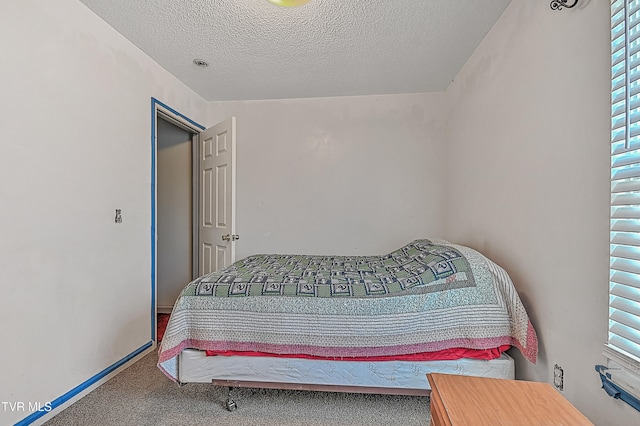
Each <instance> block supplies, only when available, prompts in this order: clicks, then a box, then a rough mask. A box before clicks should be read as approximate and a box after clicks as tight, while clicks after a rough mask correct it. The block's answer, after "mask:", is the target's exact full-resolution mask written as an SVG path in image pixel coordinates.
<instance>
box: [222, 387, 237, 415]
mask: <svg viewBox="0 0 640 426" xmlns="http://www.w3.org/2000/svg"><path fill="white" fill-rule="evenodd" d="M232 390H233V388H229V396H228V397H227V402H225V404H224V406H225V408H226V409H227V411H235V409H236V408H238V406H237V405H236V402H235V401H234V400H233V399H232V398H231V391H232Z"/></svg>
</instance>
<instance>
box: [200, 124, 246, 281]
mask: <svg viewBox="0 0 640 426" xmlns="http://www.w3.org/2000/svg"><path fill="white" fill-rule="evenodd" d="M235 134H236V118H235V117H231V118H229V119H227V120H225V121H223V122H222V123H218V124H216V125H215V126H213V127H211V128H209V129H206V130H204V131H203V132H201V133H200V138H199V139H200V147H199V148H200V149H199V159H200V161H199V176H200V182H199V186H200V188H199V196H198V216H199V218H198V223H199V225H198V241H199V243H198V260H199V263H200V266H199V272H200V275H201V276H202V275H204V274H208V273H209V272H213V271H217V270H219V269H222V268H225V267H227V266H229V265H231V264H232V263H233V262H234V261H235V241H236V240H237V239H238V236H237V235H236V230H235V210H236V206H235V204H236V199H235V186H236V176H235V161H236V136H235Z"/></svg>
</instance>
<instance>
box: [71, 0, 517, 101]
mask: <svg viewBox="0 0 640 426" xmlns="http://www.w3.org/2000/svg"><path fill="white" fill-rule="evenodd" d="M81 1H82V3H84V4H85V5H87V6H88V7H89V8H90V9H91V10H93V11H94V12H95V13H96V14H97V15H98V16H100V17H101V18H102V19H104V20H105V21H106V22H108V23H109V24H110V25H111V26H113V27H114V28H115V29H116V30H118V31H119V32H120V33H121V34H122V35H124V36H125V37H126V38H127V39H129V40H130V41H131V42H133V43H134V44H135V45H137V46H138V47H139V48H140V49H142V50H143V51H144V52H146V53H147V54H148V55H149V56H150V57H152V58H153V59H154V60H155V61H157V62H158V63H159V64H160V65H161V66H163V67H164V68H165V69H166V70H168V71H169V72H171V73H172V74H173V75H175V76H176V77H177V78H178V79H180V80H181V81H182V82H184V83H185V84H186V85H188V86H189V87H191V88H192V89H193V90H194V91H196V92H197V93H199V94H200V95H201V96H202V97H203V98H205V99H206V100H209V101H227V100H248V99H282V98H301V97H303V98H309V97H322V96H346V95H371V94H395V93H414V92H431V91H440V90H444V89H446V88H447V86H448V85H449V83H450V82H451V81H452V80H453V78H454V77H455V76H456V74H457V73H458V71H459V70H460V68H461V67H462V65H464V63H465V62H466V61H467V59H468V58H469V56H470V55H471V53H473V51H474V50H475V48H476V47H477V46H478V44H479V43H480V41H481V40H482V38H483V37H484V36H485V34H486V33H487V32H488V31H489V29H490V28H491V27H492V26H493V24H494V23H495V22H496V20H497V19H498V17H499V16H500V15H501V14H502V12H503V11H504V9H505V8H506V6H507V5H508V4H509V1H510V0H458V1H452V0H311V1H310V2H309V3H307V4H306V5H303V6H299V7H293V8H284V7H278V6H275V5H274V4H272V3H270V2H268V1H267V0H190V1H175V0H143V1H140V0H136V1H131V0H81ZM196 58H198V59H203V60H205V61H207V62H208V63H209V67H207V68H200V67H197V66H196V65H194V64H193V60H194V59H196Z"/></svg>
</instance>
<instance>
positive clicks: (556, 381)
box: [553, 364, 564, 391]
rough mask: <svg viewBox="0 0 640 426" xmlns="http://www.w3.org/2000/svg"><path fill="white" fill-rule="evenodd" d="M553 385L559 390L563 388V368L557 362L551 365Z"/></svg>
mask: <svg viewBox="0 0 640 426" xmlns="http://www.w3.org/2000/svg"><path fill="white" fill-rule="evenodd" d="M553 386H555V387H556V389H558V390H560V391H561V390H563V389H564V370H563V369H562V367H560V366H559V365H558V364H556V365H554V366H553Z"/></svg>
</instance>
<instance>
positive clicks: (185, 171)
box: [151, 98, 205, 341]
mask: <svg viewBox="0 0 640 426" xmlns="http://www.w3.org/2000/svg"><path fill="white" fill-rule="evenodd" d="M151 111H152V117H151V118H152V123H151V127H152V128H151V133H152V135H151V139H152V142H151V147H152V153H151V340H153V341H156V337H157V336H158V335H157V327H158V314H161V315H163V314H168V313H170V312H171V309H172V308H173V302H175V299H176V298H177V296H178V294H179V292H180V290H182V288H184V286H185V285H186V284H187V283H188V282H189V281H191V280H192V279H193V278H195V277H196V274H197V272H198V256H197V244H198V241H197V240H198V232H197V217H196V216H197V209H198V207H197V201H198V198H197V197H198V196H197V194H198V178H197V170H198V169H197V163H196V161H197V152H198V140H199V134H200V132H201V131H202V130H204V129H205V128H204V126H202V125H200V124H198V123H196V122H195V121H193V120H191V119H190V118H188V117H186V116H185V115H183V114H180V113H179V112H177V111H176V110H174V109H172V108H170V107H169V106H167V105H165V104H163V103H162V102H160V101H158V100H157V99H155V98H152V99H151ZM165 319H166V318H162V321H160V323H161V324H166V321H165Z"/></svg>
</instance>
